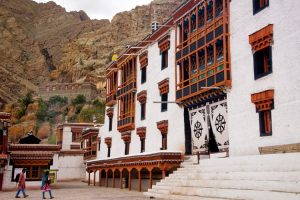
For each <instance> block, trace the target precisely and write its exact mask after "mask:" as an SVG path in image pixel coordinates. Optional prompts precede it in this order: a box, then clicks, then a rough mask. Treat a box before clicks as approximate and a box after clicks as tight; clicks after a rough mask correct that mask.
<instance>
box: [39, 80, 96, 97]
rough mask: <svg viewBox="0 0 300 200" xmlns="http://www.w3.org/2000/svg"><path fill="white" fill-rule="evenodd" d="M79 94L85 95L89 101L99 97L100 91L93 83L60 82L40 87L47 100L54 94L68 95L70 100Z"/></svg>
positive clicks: (41, 95)
mask: <svg viewBox="0 0 300 200" xmlns="http://www.w3.org/2000/svg"><path fill="white" fill-rule="evenodd" d="M78 95H84V96H85V97H86V100H87V101H91V100H94V99H95V98H97V97H98V91H97V88H96V86H95V85H94V84H92V83H58V84H48V85H46V86H43V87H40V88H39V96H40V97H41V98H42V99H43V100H46V101H47V100H49V98H50V97H52V96H61V97H67V98H68V100H69V101H70V100H71V99H74V98H76V97H77V96H78Z"/></svg>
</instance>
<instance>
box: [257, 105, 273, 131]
mask: <svg viewBox="0 0 300 200" xmlns="http://www.w3.org/2000/svg"><path fill="white" fill-rule="evenodd" d="M259 127H260V136H271V135H272V118H271V110H266V111H261V112H259Z"/></svg>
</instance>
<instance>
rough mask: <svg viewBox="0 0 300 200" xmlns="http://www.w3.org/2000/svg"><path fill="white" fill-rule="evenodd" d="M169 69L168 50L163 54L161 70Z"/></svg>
mask: <svg viewBox="0 0 300 200" xmlns="http://www.w3.org/2000/svg"><path fill="white" fill-rule="evenodd" d="M167 67H168V50H166V51H163V52H162V53H161V70H163V69H165V68H167Z"/></svg>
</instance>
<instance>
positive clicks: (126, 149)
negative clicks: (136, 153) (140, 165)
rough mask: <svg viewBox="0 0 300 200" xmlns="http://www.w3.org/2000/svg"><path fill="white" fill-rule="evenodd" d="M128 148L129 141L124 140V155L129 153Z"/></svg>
mask: <svg viewBox="0 0 300 200" xmlns="http://www.w3.org/2000/svg"><path fill="white" fill-rule="evenodd" d="M129 150H130V142H129V141H126V142H125V155H129Z"/></svg>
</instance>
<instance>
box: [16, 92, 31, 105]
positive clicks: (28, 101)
mask: <svg viewBox="0 0 300 200" xmlns="http://www.w3.org/2000/svg"><path fill="white" fill-rule="evenodd" d="M18 102H19V103H20V105H21V106H23V107H25V108H27V106H28V105H29V104H31V103H33V99H32V93H31V92H27V93H26V95H25V96H24V97H22V98H21V99H19V100H18Z"/></svg>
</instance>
